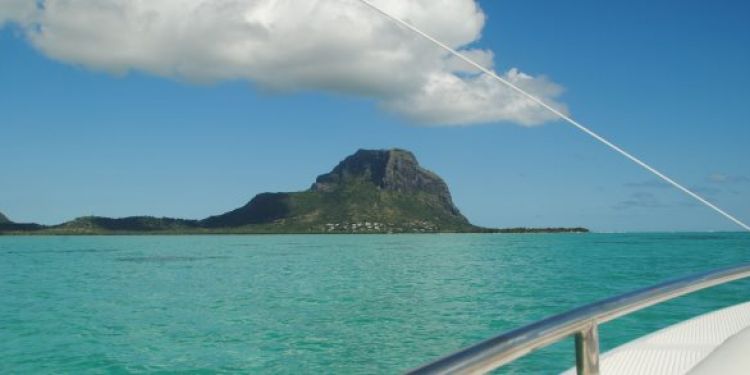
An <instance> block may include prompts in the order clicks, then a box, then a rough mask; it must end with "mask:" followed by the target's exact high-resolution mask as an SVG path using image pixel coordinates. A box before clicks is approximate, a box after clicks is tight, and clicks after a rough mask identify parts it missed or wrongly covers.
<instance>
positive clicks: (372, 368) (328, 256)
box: [0, 233, 750, 374]
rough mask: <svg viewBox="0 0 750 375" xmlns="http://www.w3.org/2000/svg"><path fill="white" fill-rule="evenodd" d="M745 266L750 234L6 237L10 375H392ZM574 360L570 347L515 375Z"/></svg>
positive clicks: (616, 327)
mask: <svg viewBox="0 0 750 375" xmlns="http://www.w3.org/2000/svg"><path fill="white" fill-rule="evenodd" d="M743 262H750V235H748V234H745V233H679V234H667V233H652V234H596V233H592V234H532V235H516V234H487V235H483V234H439V235H428V234H425V235H314V236H304V235H287V236H102V237H73V236H71V237H42V236H39V237H34V236H29V237H0V373H3V374H10V373H23V374H28V373H35V374H36V373H67V374H85V373H171V372H190V373H193V374H200V373H206V374H209V373H264V374H265V373H268V374H300V373H316V374H321V373H325V374H395V373H399V372H403V371H405V370H408V369H410V368H414V367H416V366H418V365H420V364H423V363H424V362H427V361H430V360H433V359H436V358H437V357H439V356H442V355H445V354H448V353H450V352H453V351H455V350H457V349H460V348H462V347H465V346H467V345H469V344H472V343H475V342H477V341H479V340H482V339H485V338H488V337H491V336H493V335H496V334H498V333H501V332H503V331H505V330H508V329H511V328H516V327H519V326H521V325H524V324H527V323H530V322H532V321H534V320H537V319H540V318H543V317H546V316H549V315H551V314H556V313H560V312H563V311H565V310H567V309H571V308H574V307H577V306H579V305H582V304H585V303H589V302H593V301H596V300H598V299H601V298H605V297H608V296H612V295H615V294H618V293H622V292H627V291H630V290H633V289H636V288H639V287H644V286H649V285H651V284H654V283H657V282H660V281H664V280H667V279H670V278H675V277H679V276H685V275H688V274H691V273H695V272H701V271H708V270H711V269H714V268H718V267H723V266H729V265H735V264H739V263H743ZM747 300H750V280H746V281H740V282H735V283H732V284H728V285H724V286H720V287H716V288H713V289H709V290H707V291H702V292H699V293H696V294H693V295H690V296H687V297H683V298H680V299H677V300H674V301H671V302H668V303H665V304H662V305H658V306H655V307H652V308H649V309H647V310H644V311H641V312H639V313H636V314H633V315H629V316H626V317H624V318H621V319H618V320H616V321H614V322H611V323H607V324H604V325H602V326H601V327H600V337H601V339H602V348H603V350H607V349H609V348H612V347H614V346H616V345H619V344H622V343H624V342H627V341H629V340H632V339H634V338H636V337H638V336H641V335H643V334H645V333H648V332H651V331H653V330H655V329H657V328H660V327H665V326H667V325H670V324H673V323H675V322H678V321H680V320H684V319H686V318H689V317H691V316H695V315H698V314H701V313H704V312H707V311H710V310H713V309H717V308H720V307H725V306H730V305H732V304H736V303H739V302H743V301H747ZM573 364H574V356H573V340H572V338H571V339H566V340H564V341H562V342H560V343H558V344H556V345H553V346H551V347H549V348H547V349H544V350H541V351H539V352H536V353H534V354H533V355H531V356H529V357H527V358H524V359H522V360H520V361H518V362H516V363H514V364H513V365H512V366H510V367H508V368H506V369H504V370H503V371H500V373H510V374H527V373H528V374H540V373H541V374H546V373H556V372H559V371H562V370H564V369H567V368H569V367H570V366H573Z"/></svg>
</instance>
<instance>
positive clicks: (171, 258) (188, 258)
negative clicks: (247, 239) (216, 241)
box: [116, 256, 230, 263]
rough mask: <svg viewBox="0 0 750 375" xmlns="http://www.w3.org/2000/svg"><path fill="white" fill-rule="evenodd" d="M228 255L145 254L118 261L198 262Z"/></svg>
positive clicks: (226, 257) (224, 257)
mask: <svg viewBox="0 0 750 375" xmlns="http://www.w3.org/2000/svg"><path fill="white" fill-rule="evenodd" d="M229 258H230V257H228V256H204V257H193V256H143V257H122V258H117V259H116V260H117V261H118V262H132V263H170V262H197V261H201V260H212V259H229Z"/></svg>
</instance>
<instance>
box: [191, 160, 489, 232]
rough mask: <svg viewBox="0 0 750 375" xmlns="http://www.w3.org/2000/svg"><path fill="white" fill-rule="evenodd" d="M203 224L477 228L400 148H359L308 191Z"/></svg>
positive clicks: (259, 201)
mask: <svg viewBox="0 0 750 375" xmlns="http://www.w3.org/2000/svg"><path fill="white" fill-rule="evenodd" d="M201 226H203V227H206V228H236V227H244V226H254V227H255V229H259V230H267V231H270V232H276V231H278V230H280V231H290V232H303V233H304V232H323V233H338V232H344V233H346V232H372V233H381V232H443V231H448V232H456V231H458V232H466V231H475V230H477V229H478V228H477V227H475V226H473V225H471V224H470V223H469V221H468V220H467V219H466V218H465V217H464V216H463V215H461V213H460V212H459V210H458V208H456V206H455V205H454V204H453V200H452V199H451V195H450V192H449V190H448V185H446V183H445V182H444V181H443V180H442V179H441V178H440V177H438V175H436V174H435V173H432V172H430V171H428V170H426V169H424V168H422V167H420V166H419V163H418V162H417V159H416V158H415V157H414V155H413V154H412V153H411V152H408V151H405V150H399V149H393V150H359V151H357V152H356V153H355V154H354V155H351V156H349V157H347V158H346V159H344V160H343V161H342V162H340V163H339V164H338V165H337V166H336V167H335V168H333V170H332V171H331V172H329V173H326V174H323V175H320V176H318V178H317V179H316V180H315V183H313V184H312V186H311V187H310V189H309V190H307V191H302V192H295V193H264V194H259V195H257V196H256V197H255V198H253V199H252V200H251V201H250V202H248V203H247V204H246V205H245V206H243V207H240V208H238V209H236V210H233V211H230V212H227V213H225V214H222V215H218V216H212V217H209V218H207V219H205V220H202V221H201Z"/></svg>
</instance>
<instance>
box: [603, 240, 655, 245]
mask: <svg viewBox="0 0 750 375" xmlns="http://www.w3.org/2000/svg"><path fill="white" fill-rule="evenodd" d="M592 243H594V244H598V245H644V244H647V242H643V241H593V242H592Z"/></svg>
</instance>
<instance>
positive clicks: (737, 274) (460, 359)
mask: <svg viewBox="0 0 750 375" xmlns="http://www.w3.org/2000/svg"><path fill="white" fill-rule="evenodd" d="M747 277H750V264H745V265H741V266H734V267H728V268H722V269H719V270H715V271H710V272H705V273H700V274H695V275H691V276H687V277H683V278H679V279H675V280H671V281H667V282H664V283H661V284H658V285H655V286H650V287H647V288H643V289H639V290H636V291H633V292H630V293H625V294H622V295H619V296H616V297H612V298H607V299H605V300H602V301H599V302H595V303H592V304H589V305H586V306H583V307H579V308H577V309H574V310H570V311H568V312H565V313H562V314H559V315H555V316H552V317H549V318H547V319H544V320H540V321H537V322H534V323H532V324H529V325H527V326H525V327H521V328H517V329H514V330H511V331H508V332H506V333H503V334H501V335H499V336H495V337H493V338H491V339H489V340H486V341H483V342H481V343H479V344H476V345H474V346H471V347H468V348H466V349H464V350H461V351H458V352H456V353H454V354H451V355H449V356H447V357H443V358H441V359H438V360H437V361H435V362H432V363H430V364H427V365H424V366H422V367H420V368H417V369H415V370H412V371H409V372H408V374H477V373H486V372H489V371H492V370H494V369H496V368H498V367H501V366H503V365H505V364H508V363H510V362H512V361H514V360H516V359H518V358H519V357H522V356H525V355H527V354H529V353H531V352H533V351H534V350H537V349H539V348H542V347H545V346H547V345H550V344H553V343H555V342H558V341H560V340H562V339H563V338H565V337H568V336H571V335H575V348H576V369H577V371H578V374H579V375H597V374H599V335H598V326H599V324H601V323H605V322H608V321H610V320H613V319H616V318H619V317H621V316H623V315H627V314H630V313H632V312H635V311H638V310H641V309H644V308H646V307H649V306H652V305H655V304H657V303H661V302H664V301H668V300H670V299H673V298H677V297H679V296H683V295H685V294H689V293H692V292H696V291H699V290H702V289H706V288H710V287H712V286H716V285H720V284H724V283H728V282H731V281H735V280H739V279H743V278H747Z"/></svg>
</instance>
